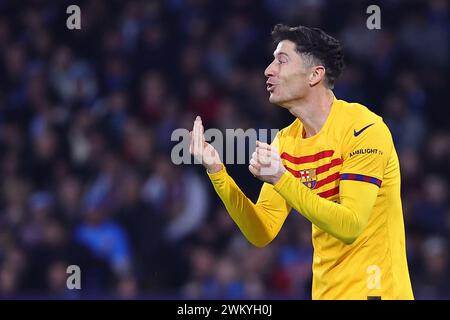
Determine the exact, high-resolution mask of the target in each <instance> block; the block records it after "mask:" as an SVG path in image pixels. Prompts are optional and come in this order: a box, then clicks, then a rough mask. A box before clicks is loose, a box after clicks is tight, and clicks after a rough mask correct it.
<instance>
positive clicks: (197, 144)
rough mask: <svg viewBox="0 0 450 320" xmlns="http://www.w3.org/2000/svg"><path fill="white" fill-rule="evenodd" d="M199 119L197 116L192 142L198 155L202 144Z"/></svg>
mask: <svg viewBox="0 0 450 320" xmlns="http://www.w3.org/2000/svg"><path fill="white" fill-rule="evenodd" d="M200 121H201V120H200V117H199V116H197V118H196V119H195V131H194V134H195V141H194V146H195V150H196V151H197V152H198V153H200V152H201V150H202V144H201V131H200V124H201V123H200Z"/></svg>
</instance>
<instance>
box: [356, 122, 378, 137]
mask: <svg viewBox="0 0 450 320" xmlns="http://www.w3.org/2000/svg"><path fill="white" fill-rule="evenodd" d="M374 124H375V123H371V124H368V125H367V126H365V127H364V128H362V129H361V130H359V131H356V130H355V129H353V135H354V136H355V137H357V136H359V135H360V134H361V133H362V132H363V131H364V130H366V129H367V128H368V127H370V126H373V125H374Z"/></svg>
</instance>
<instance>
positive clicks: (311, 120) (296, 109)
mask: <svg viewBox="0 0 450 320" xmlns="http://www.w3.org/2000/svg"><path fill="white" fill-rule="evenodd" d="M333 99H334V94H333V91H331V90H330V89H325V88H324V90H320V91H316V92H312V93H310V94H309V95H307V96H305V97H303V98H301V99H299V100H295V101H292V103H290V105H288V106H286V107H287V109H288V110H289V112H290V113H291V114H292V115H294V116H295V117H296V118H298V119H299V120H300V121H301V122H302V124H303V128H304V138H309V137H312V136H313V135H315V134H317V133H318V132H319V131H320V129H322V127H323V125H324V124H325V121H326V120H327V118H328V115H329V114H330V111H331V105H332V104H333Z"/></svg>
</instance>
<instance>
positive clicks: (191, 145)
mask: <svg viewBox="0 0 450 320" xmlns="http://www.w3.org/2000/svg"><path fill="white" fill-rule="evenodd" d="M189 136H190V137H191V140H190V141H189V153H190V154H192V151H193V146H194V139H193V138H192V131H189Z"/></svg>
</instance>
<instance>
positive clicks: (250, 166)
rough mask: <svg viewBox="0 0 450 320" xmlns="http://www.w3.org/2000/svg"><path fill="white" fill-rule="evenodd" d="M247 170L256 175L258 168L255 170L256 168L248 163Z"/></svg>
mask: <svg viewBox="0 0 450 320" xmlns="http://www.w3.org/2000/svg"><path fill="white" fill-rule="evenodd" d="M248 170H249V171H250V172H251V173H252V175H253V176H254V177H256V176H258V170H256V168H255V167H253V166H252V165H249V166H248Z"/></svg>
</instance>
